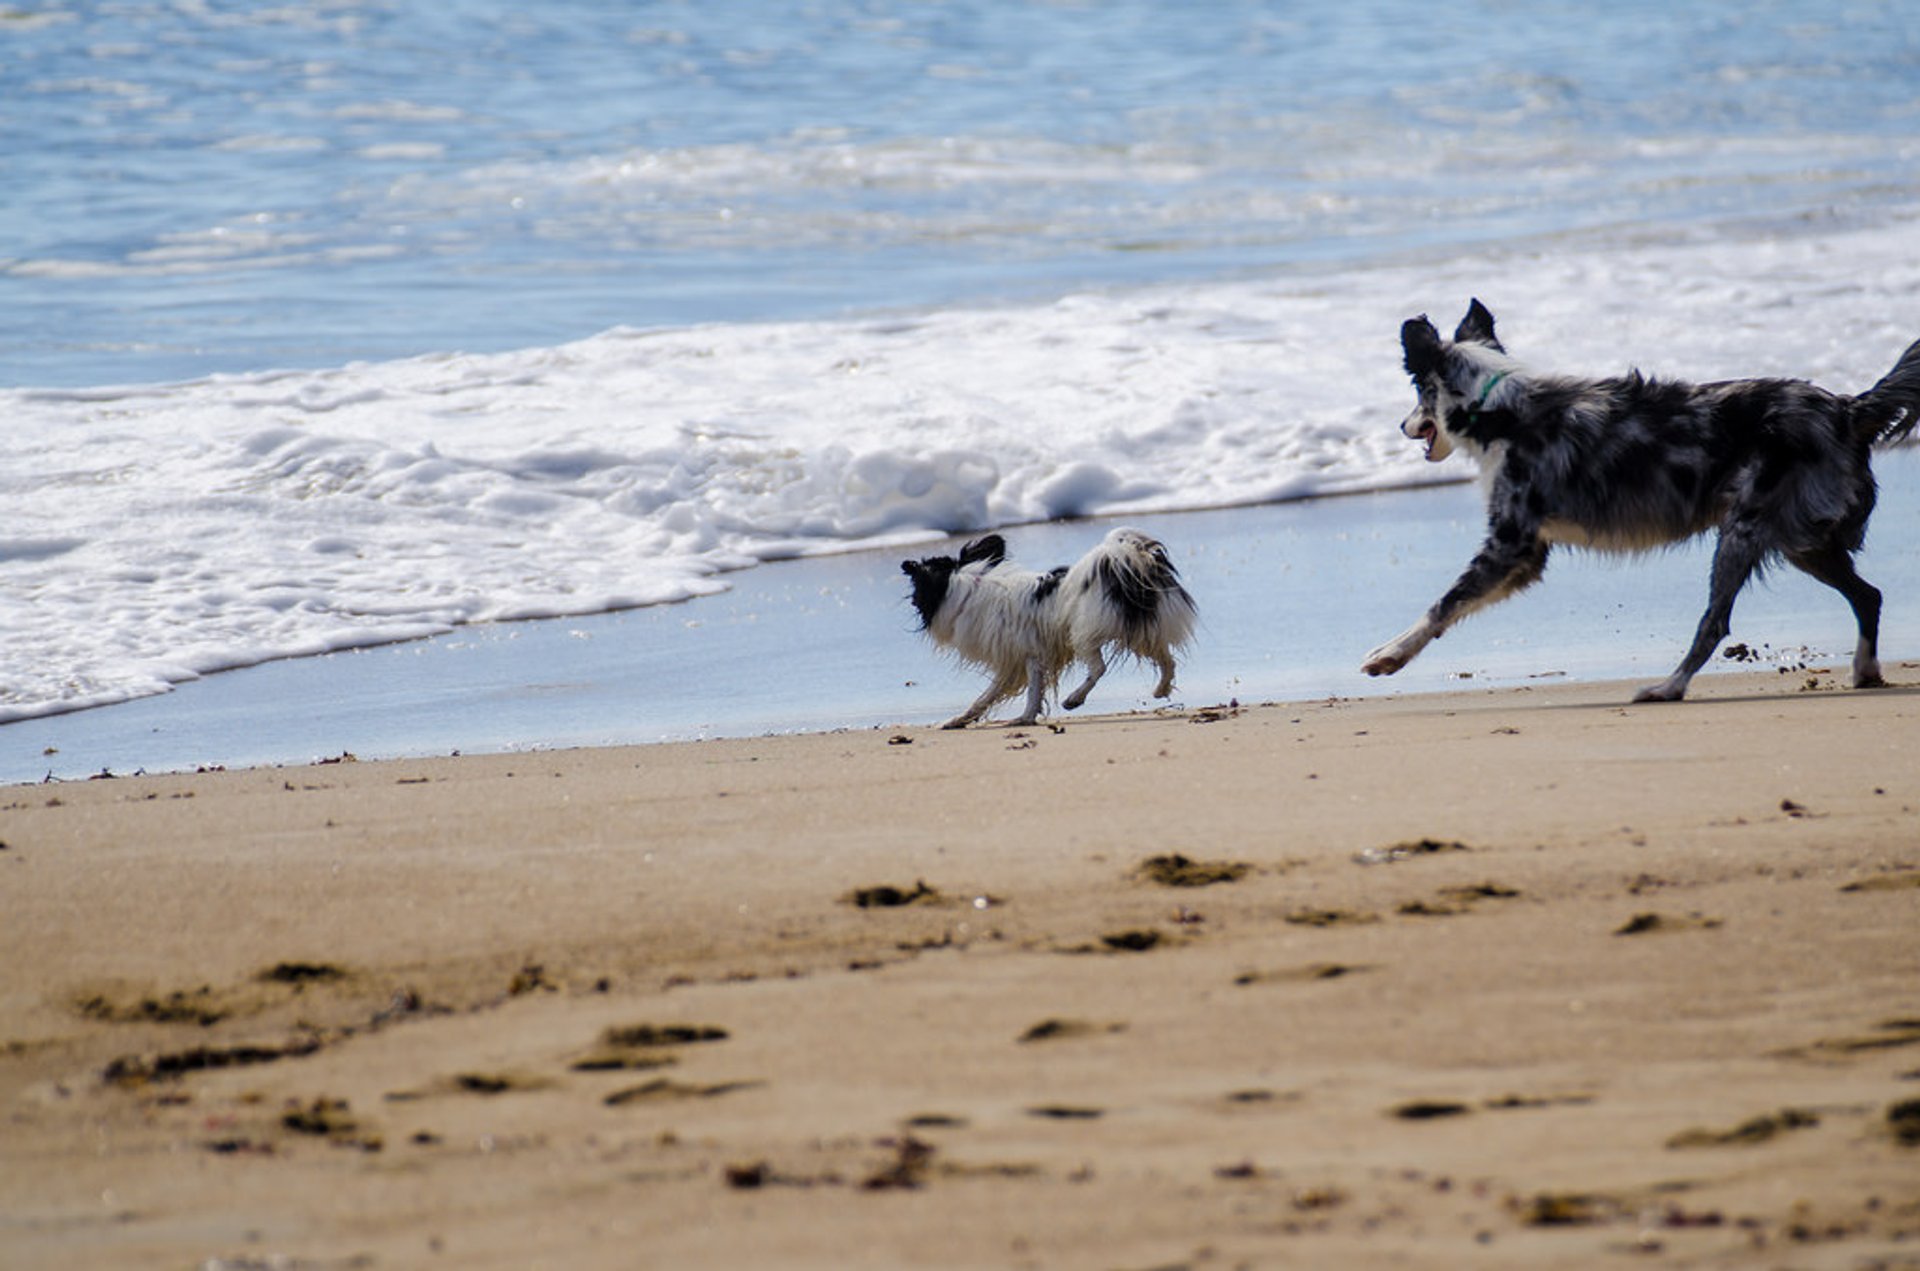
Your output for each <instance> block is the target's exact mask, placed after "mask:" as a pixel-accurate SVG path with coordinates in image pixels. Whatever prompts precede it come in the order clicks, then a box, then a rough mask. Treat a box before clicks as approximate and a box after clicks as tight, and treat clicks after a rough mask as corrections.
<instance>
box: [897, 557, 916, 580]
mask: <svg viewBox="0 0 1920 1271" xmlns="http://www.w3.org/2000/svg"><path fill="white" fill-rule="evenodd" d="M900 572H901V573H903V574H905V575H906V576H907V577H909V578H918V577H919V576H920V562H919V561H917V560H903V561H901V562H900Z"/></svg>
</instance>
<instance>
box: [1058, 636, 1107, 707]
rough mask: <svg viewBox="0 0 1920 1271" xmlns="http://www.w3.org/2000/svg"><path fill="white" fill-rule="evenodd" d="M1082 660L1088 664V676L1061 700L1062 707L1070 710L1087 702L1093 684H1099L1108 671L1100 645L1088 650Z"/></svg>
mask: <svg viewBox="0 0 1920 1271" xmlns="http://www.w3.org/2000/svg"><path fill="white" fill-rule="evenodd" d="M1080 660H1081V661H1082V662H1085V663H1086V664H1087V678H1086V679H1084V680H1082V681H1080V687H1079V688H1076V689H1075V690H1073V692H1071V693H1069V694H1067V695H1066V697H1065V698H1063V699H1061V702H1060V705H1061V707H1062V708H1064V709H1066V710H1070V711H1076V710H1079V709H1080V708H1081V707H1082V706H1083V705H1085V704H1086V701H1087V694H1089V693H1091V692H1093V686H1094V685H1096V684H1098V683H1099V682H1100V677H1101V676H1103V675H1105V674H1106V673H1107V659H1106V658H1105V657H1104V656H1102V653H1101V650H1100V646H1099V645H1095V646H1094V647H1093V648H1092V649H1090V650H1088V651H1087V652H1086V653H1085V654H1083V655H1082V656H1081V658H1080Z"/></svg>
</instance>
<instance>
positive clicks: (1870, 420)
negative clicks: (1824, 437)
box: [1853, 340, 1920, 446]
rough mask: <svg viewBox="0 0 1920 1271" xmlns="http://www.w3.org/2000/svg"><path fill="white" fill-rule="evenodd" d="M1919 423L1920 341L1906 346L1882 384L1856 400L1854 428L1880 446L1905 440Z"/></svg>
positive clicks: (1881, 381)
mask: <svg viewBox="0 0 1920 1271" xmlns="http://www.w3.org/2000/svg"><path fill="white" fill-rule="evenodd" d="M1915 424H1920V340H1915V341H1914V342H1913V343H1912V344H1910V345H1908V346H1907V351H1906V352H1905V353H1902V354H1901V355H1900V360H1899V361H1898V362H1896V363H1894V365H1893V369H1892V370H1891V371H1888V372H1887V373H1886V374H1885V375H1884V376H1882V377H1881V379H1880V382H1879V383H1878V384H1875V385H1874V386H1873V387H1872V388H1870V389H1868V390H1867V391H1866V392H1864V393H1862V394H1860V396H1858V397H1856V398H1854V399H1853V426H1854V431H1855V434H1856V435H1864V436H1865V437H1866V438H1867V439H1868V440H1869V441H1870V442H1872V443H1873V444H1874V445H1877V446H1884V445H1891V444H1892V443H1893V442H1896V441H1900V440H1903V439H1904V438H1905V437H1906V436H1907V435H1908V434H1909V433H1911V432H1912V431H1913V428H1914V425H1915Z"/></svg>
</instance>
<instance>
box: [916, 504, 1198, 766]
mask: <svg viewBox="0 0 1920 1271" xmlns="http://www.w3.org/2000/svg"><path fill="white" fill-rule="evenodd" d="M900 569H901V572H903V573H904V574H906V575H907V577H908V578H910V579H911V580H912V582H913V593H912V600H913V607H914V609H915V610H916V611H917V612H918V613H919V615H920V625H921V628H922V629H923V630H925V631H926V633H927V634H928V635H929V636H930V637H932V639H933V641H934V643H935V644H938V645H939V646H940V647H942V648H944V649H948V650H951V651H952V652H953V653H954V654H955V655H956V656H958V657H959V658H960V659H961V660H962V661H965V662H968V663H971V664H972V665H974V666H977V667H979V668H981V669H982V670H984V671H985V672H986V673H987V675H988V677H989V680H988V684H987V689H986V691H985V692H984V693H982V694H981V695H980V696H979V698H978V699H976V700H975V701H974V703H973V705H971V706H969V707H968V708H967V709H966V710H964V711H962V712H961V713H960V714H959V715H956V716H955V717H954V718H952V719H950V720H948V721H947V723H946V725H945V727H947V728H965V727H966V726H967V725H968V724H971V723H973V722H974V721H975V720H977V719H979V718H980V717H981V716H982V715H985V714H986V713H987V712H988V711H990V710H992V709H993V708H994V707H995V706H996V705H998V704H999V703H1001V702H1003V701H1006V700H1007V699H1008V698H1011V697H1014V696H1016V695H1017V694H1018V693H1019V692H1020V690H1021V689H1022V688H1023V687H1024V688H1025V689H1026V694H1027V699H1026V707H1025V710H1024V711H1023V712H1022V714H1021V716H1020V718H1019V719H1017V720H1015V721H1014V722H1015V723H1017V724H1032V723H1034V722H1036V721H1037V720H1038V719H1039V717H1040V711H1041V708H1042V707H1043V706H1044V705H1045V702H1046V697H1047V694H1048V693H1049V692H1051V691H1052V690H1053V689H1054V687H1055V686H1056V685H1057V684H1058V683H1059V680H1060V676H1061V674H1062V673H1063V672H1064V671H1065V670H1066V669H1067V668H1068V667H1069V666H1071V665H1073V664H1074V663H1075V662H1079V663H1082V664H1084V665H1085V666H1086V668H1087V675H1086V679H1085V680H1083V681H1082V682H1081V684H1080V686H1079V687H1078V688H1076V689H1074V690H1073V691H1072V692H1071V693H1069V694H1067V696H1066V697H1065V698H1064V699H1062V700H1061V703H1060V705H1061V706H1063V707H1064V708H1066V709H1067V710H1074V709H1075V708H1077V707H1079V706H1080V705H1081V704H1082V703H1084V702H1085V701H1086V700H1087V694H1088V693H1090V692H1092V691H1093V686H1094V685H1095V684H1098V683H1099V682H1100V677H1101V676H1103V675H1105V674H1106V672H1107V659H1108V657H1110V656H1114V655H1116V654H1117V655H1121V656H1131V657H1137V658H1140V659H1142V660H1144V661H1150V662H1152V663H1154V665H1155V666H1157V667H1158V668H1159V669H1160V682H1159V684H1158V685H1157V686H1156V687H1155V688H1154V691H1153V695H1154V696H1155V697H1166V696H1168V695H1169V694H1171V693H1172V692H1173V674H1174V669H1175V668H1174V655H1175V653H1176V652H1177V651H1178V650H1179V649H1181V648H1182V647H1183V646H1185V645H1186V644H1187V642H1188V641H1189V640H1191V639H1192V637H1193V627H1194V619H1195V610H1194V605H1193V597H1192V596H1190V595H1188V594H1187V590H1186V588H1185V587H1182V586H1181V585H1180V575H1179V572H1178V571H1177V570H1175V569H1174V566H1173V562H1172V561H1171V560H1170V559H1168V557H1167V549H1166V548H1165V547H1163V546H1161V544H1160V543H1159V542H1158V541H1157V540H1155V539H1153V538H1150V537H1148V536H1147V535H1145V534H1142V533H1141V532H1140V531H1139V530H1135V529H1126V528H1121V529H1116V530H1114V531H1113V532H1111V533H1110V534H1108V535H1107V536H1106V538H1105V539H1103V540H1102V541H1101V542H1100V544H1099V545H1098V546H1097V547H1095V548H1094V549H1093V550H1092V551H1091V552H1088V553H1087V554H1086V555H1085V556H1084V557H1082V558H1081V559H1080V560H1079V561H1078V562H1077V563H1076V564H1074V565H1073V566H1071V567H1068V566H1065V565H1062V566H1060V567H1059V568H1058V569H1054V570H1050V571H1048V572H1047V573H1044V574H1040V573H1035V572H1034V571H1033V570H1030V569H1022V568H1020V567H1019V566H1018V565H1015V564H1013V563H1011V562H1010V561H1008V560H1007V545H1006V541H1005V540H1004V539H1002V538H1001V537H1000V536H999V535H998V534H989V535H987V536H986V537H984V538H978V539H975V540H974V541H972V542H971V543H968V544H967V545H966V546H965V547H963V548H961V549H960V554H959V555H958V556H928V557H925V558H923V559H921V560H909V561H902V562H900Z"/></svg>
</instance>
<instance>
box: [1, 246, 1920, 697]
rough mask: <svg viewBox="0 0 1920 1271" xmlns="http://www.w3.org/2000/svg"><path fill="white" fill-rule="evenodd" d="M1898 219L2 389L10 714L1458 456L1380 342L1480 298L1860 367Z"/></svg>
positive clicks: (1541, 315) (1883, 338) (1907, 305)
mask: <svg viewBox="0 0 1920 1271" xmlns="http://www.w3.org/2000/svg"><path fill="white" fill-rule="evenodd" d="M1916 294H1920V230H1917V228H1916V222H1915V220H1914V219H1913V215H1912V213H1907V214H1904V215H1901V216H1898V217H1895V218H1893V219H1891V220H1889V221H1888V222H1886V223H1883V224H1880V225H1877V226H1874V227H1869V228H1860V229H1842V230H1835V231H1832V232H1826V233H1812V232H1804V231H1803V232H1801V233H1798V234H1795V235H1792V236H1785V237H1780V236H1771V237H1769V236H1760V235H1754V236H1751V237H1740V236H1731V237H1723V238H1715V239H1707V240H1703V241H1697V242H1680V243H1667V244H1655V245H1635V244H1633V243H1628V242H1621V241H1608V240H1605V239H1595V240H1586V241H1580V242H1573V241H1569V242H1566V243H1562V244H1558V245H1554V244H1549V245H1546V246H1537V247H1535V248H1532V249H1529V250H1528V251H1526V252H1524V253H1519V252H1514V253H1483V254H1479V255H1475V256H1455V257H1452V258H1449V259H1446V260H1441V261H1423V262H1419V263H1403V264H1396V265H1388V266H1380V267H1372V268H1349V269H1342V270H1329V271H1325V272H1319V273H1310V272H1291V273H1287V274H1284V275H1280V276H1275V277H1269V278H1263V279H1256V280H1245V281H1235V282H1213V283H1204V284H1189V285H1165V286H1157V287H1149V288H1142V289H1133V290H1125V291H1111V292H1099V293H1087V294H1080V295H1075V296H1071V297H1068V298H1066V299H1062V300H1060V301H1058V302H1055V303H1049V304H1043V305H1032V306H1025V307H1005V308H974V309H949V310H939V311H932V312H921V313H901V314H890V315H885V316H878V317H866V318H858V319H845V320H835V321H815V322H792V323H760V324H729V325H715V326H701V327H690V328H682V329H676V330H657V331H642V330H631V329H616V330H612V331H609V332H607V333H605V334H603V335H600V336H597V337H594V338H592V339H588V340H583V341H579V342H576V343H570V344H564V345H560V346H556V347H548V348H536V349H528V350H524V351H520V352H513V353H502V354H491V355H485V356H467V355H460V354H443V355H435V356H429V357H419V358H411V359H406V360H399V361H391V362H380V363H357V364H353V365H348V366H344V367H340V368H337V369H332V370H324V371H290V372H273V373H261V374H247V375H222V376H215V377H211V378H207V379H202V380H195V381H191V382H186V383H177V384H162V385H140V386H125V387H104V388H84V389H43V390H33V389H14V390H5V391H0V411H3V412H4V413H5V416H6V417H7V418H8V419H9V421H10V429H11V431H12V433H13V435H14V437H15V438H17V439H18V440H17V443H16V446H15V454H14V461H13V462H11V463H10V464H9V465H8V470H7V473H6V474H5V476H4V478H3V480H4V487H5V490H4V492H5V496H6V500H7V506H8V508H9V526H8V532H7V536H6V537H5V539H4V540H0V586H4V589H5V591H6V594H7V596H8V599H9V603H8V604H7V605H6V606H5V607H4V610H0V647H4V649H5V653H4V655H3V656H4V663H0V721H3V720H15V719H22V718H28V717H32V716H37V715H45V714H50V713H55V712H60V711H66V710H73V709H78V708H81V707H87V706H94V705H100V704H104V703H109V702H116V701H124V700H126V699H129V698H133V697H138V696H142V695H146V694H152V693H158V692H162V691H165V690H166V689H167V688H168V687H169V686H170V685H172V684H176V683H180V682H182V681H185V680H190V679H192V678H195V677H196V676H199V675H203V674H206V673H208V672H211V671H216V670H222V669H227V668H232V667H239V666H246V665H250V664H254V663H258V662H262V661H266V660H270V659H275V658H283V657H292V656H300V655H304V654H313V653H319V652H325V651H330V650H338V649H344V648H352V647H359V646H365V645H370V644H377V643H383V642H391V641H397V640H406V639H412V638H416V637H419V636H422V635H427V634H432V633H437V632H444V631H447V630H449V629H451V628H453V627H455V626H458V625H461V624H465V623H472V622H485V621H501V620H510V619H522V618H533V617H546V616H557V615H570V614H584V613H592V612H600V611H607V610H614V609H622V608H631V607H637V606H646V605H655V604H663V603H668V602H672V601H676V600H683V599H687V598H690V597H694V596H699V595H704V594H710V593H712V592H714V591H716V590H719V589H722V588H724V587H726V586H727V582H726V578H725V575H726V574H727V573H728V572H729V571H733V570H738V569H742V568H746V567H749V566H752V565H755V564H757V563H760V562H763V561H767V560H775V559H782V558H788V557H793V556H797V555H808V554H817V553H824V552H834V551H844V550H849V549H854V548H860V547H867V546H874V545H880V544H904V543H909V542H914V541H919V540H924V539H927V538H931V537H934V536H938V535H941V534H945V533H949V532H955V531H967V530H975V529H980V528H984V527H987V526H992V525H1008V524H1017V523H1022V522H1032V521H1044V520H1052V519H1057V518H1061V517H1071V516H1082V515H1101V514H1117V513H1132V512H1151V511H1172V510H1185V509H1198V508H1212V507H1223V506H1231V505H1235V504H1245V503H1258V502H1266V501H1273V500H1284V499H1304V498H1312V497H1316V496H1321V495H1328V494H1335V493H1345V492H1353V491H1362V490H1382V489H1391V488H1396V487H1401V486H1409V485H1415V484H1420V483H1425V482H1431V481H1434V480H1446V479H1449V478H1454V477H1459V476H1464V475H1465V473H1464V470H1461V469H1458V468H1457V467H1455V466H1453V465H1444V466H1441V467H1438V468H1431V467H1429V466H1428V465H1425V464H1423V463H1422V462H1421V461H1420V456H1419V454H1418V452H1417V448H1415V447H1412V446H1409V445H1407V444H1406V443H1405V441H1404V439H1402V438H1401V437H1400V436H1399V434H1398V433H1397V432H1396V431H1395V424H1396V423H1397V422H1398V420H1399V419H1400V418H1401V416H1402V415H1404V413H1405V410H1406V407H1407V402H1408V394H1407V390H1406V386H1405V382H1404V375H1403V374H1402V372H1401V370H1400V367H1399V354H1398V350H1397V346H1396V343H1395V333H1396V332H1397V330H1398V325H1399V322H1400V320H1401V319H1402V318H1403V317H1405V316H1407V315H1409V314H1410V313H1413V312H1418V311H1421V310H1429V311H1431V312H1432V313H1433V315H1434V316H1435V318H1436V320H1439V321H1441V322H1443V323H1446V324H1451V322H1452V320H1453V319H1454V318H1455V317H1456V316H1457V313H1458V310H1459V309H1461V308H1462V307H1463V306H1464V304H1465V302H1466V299H1467V297H1468V296H1469V295H1479V296H1481V297H1482V298H1484V299H1485V300H1487V302H1488V303H1489V304H1491V305H1492V306H1493V308H1494V309H1495V311H1496V312H1497V313H1498V314H1499V316H1500V318H1501V323H1502V331H1503V333H1504V334H1505V335H1506V336H1507V338H1508V340H1509V343H1510V344H1511V346H1512V347H1513V348H1514V350H1515V352H1516V353H1518V354H1519V355H1520V356H1522V357H1526V358H1532V359H1536V360H1538V361H1539V362H1541V363H1542V364H1545V365H1551V366H1556V367H1564V368H1566V369H1569V370H1581V371H1591V372H1607V371H1613V370H1618V369H1622V368H1624V367H1625V366H1627V365H1629V364H1637V365H1640V366H1641V367H1643V368H1644V369H1647V370H1649V371H1658V372H1661V373H1665V374H1674V375H1682V376H1686V377H1689V378H1699V379H1710V378H1724V377H1730V376H1737V375H1757V374H1758V375H1765V374H1778V375H1793V376H1800V377H1805V378H1810V379H1813V380H1815V381H1817V382H1819V383H1822V384H1824V385H1827V386H1829V387H1832V388H1834V389H1837V390H1841V391H1847V390H1854V389H1860V388H1864V387H1865V386H1866V385H1868V384H1870V383H1871V382H1872V381H1873V380H1874V379H1875V378H1877V377H1878V376H1879V375H1880V374H1881V373H1883V372H1884V371H1885V369H1886V368H1887V367H1888V366H1889V365H1891V363H1892V360H1893V358H1894V357H1895V356H1896V355H1897V354H1898V352H1899V351H1900V349H1902V348H1904V347H1905V345H1906V344H1907V343H1908V342H1909V341H1910V340H1911V339H1912V338H1913V337H1914V336H1915V334H1920V310H1916V309H1915V306H1914V304H1913V297H1914V296H1915V295H1916Z"/></svg>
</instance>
